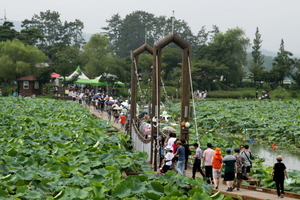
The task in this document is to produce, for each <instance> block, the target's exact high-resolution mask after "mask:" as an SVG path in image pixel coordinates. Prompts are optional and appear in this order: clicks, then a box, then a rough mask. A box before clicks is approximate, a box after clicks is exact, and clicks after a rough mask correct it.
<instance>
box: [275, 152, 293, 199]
mask: <svg viewBox="0 0 300 200" xmlns="http://www.w3.org/2000/svg"><path fill="white" fill-rule="evenodd" d="M276 160H277V163H275V164H274V167H273V171H272V176H273V181H275V183H276V190H277V195H278V198H283V197H284V175H285V176H286V178H287V179H288V178H289V177H288V174H287V171H286V167H285V165H284V163H282V156H281V155H278V156H277V157H276Z"/></svg>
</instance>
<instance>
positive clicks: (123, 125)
mask: <svg viewBox="0 0 300 200" xmlns="http://www.w3.org/2000/svg"><path fill="white" fill-rule="evenodd" d="M119 119H120V121H121V122H120V123H121V130H124V131H125V124H126V116H125V115H124V114H122V115H121V116H120V118H119Z"/></svg>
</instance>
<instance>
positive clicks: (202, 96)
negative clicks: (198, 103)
mask: <svg viewBox="0 0 300 200" xmlns="http://www.w3.org/2000/svg"><path fill="white" fill-rule="evenodd" d="M193 96H194V99H199V100H205V99H206V97H207V90H204V91H202V92H200V91H199V90H196V91H194V95H193Z"/></svg>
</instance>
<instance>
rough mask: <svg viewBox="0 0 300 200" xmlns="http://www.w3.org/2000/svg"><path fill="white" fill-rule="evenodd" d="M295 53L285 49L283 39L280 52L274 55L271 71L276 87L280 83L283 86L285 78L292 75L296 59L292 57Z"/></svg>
mask: <svg viewBox="0 0 300 200" xmlns="http://www.w3.org/2000/svg"><path fill="white" fill-rule="evenodd" d="M292 56H293V54H292V53H291V52H289V51H286V50H285V49H284V41H283V39H281V43H280V48H279V52H277V56H276V57H274V62H273V68H272V70H271V71H270V72H271V74H272V79H273V82H274V89H275V88H277V85H278V84H281V85H282V86H283V79H284V78H285V77H287V76H290V75H291V72H292V70H293V65H294V64H295V60H294V59H293V58H291V57H292Z"/></svg>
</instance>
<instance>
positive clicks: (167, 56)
mask: <svg viewBox="0 0 300 200" xmlns="http://www.w3.org/2000/svg"><path fill="white" fill-rule="evenodd" d="M162 60H163V65H162V71H163V72H164V73H163V76H162V78H163V79H164V81H170V80H174V78H175V77H174V75H175V76H176V75H178V74H174V72H177V70H176V69H178V68H179V69H181V68H182V50H181V49H178V48H170V47H167V48H165V49H164V51H163V54H162ZM172 75H173V76H172ZM179 75H180V74H179Z"/></svg>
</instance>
